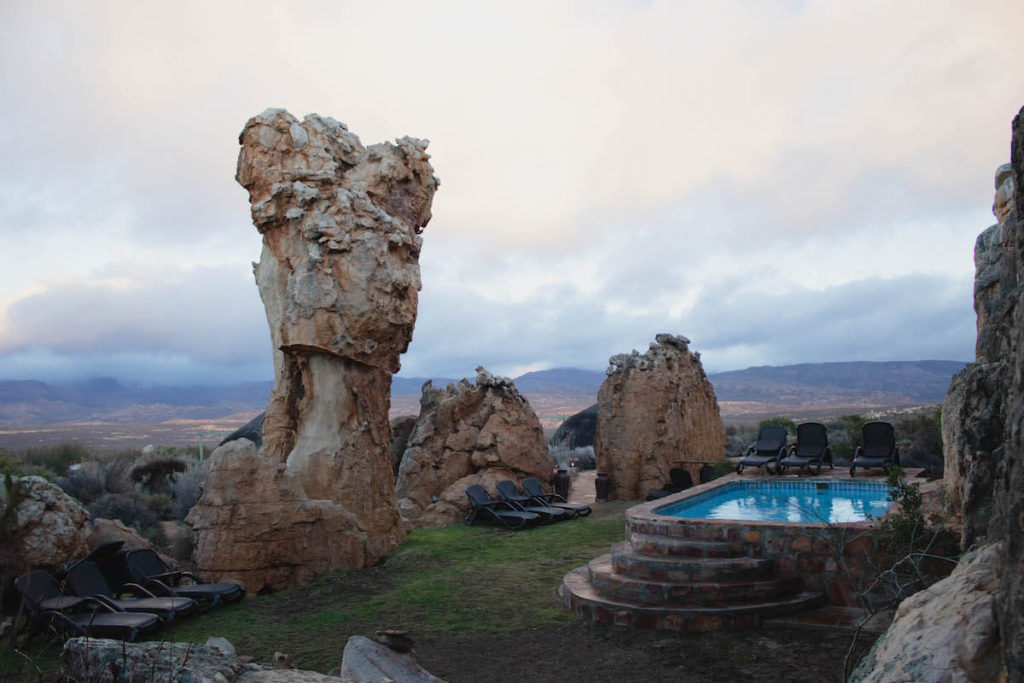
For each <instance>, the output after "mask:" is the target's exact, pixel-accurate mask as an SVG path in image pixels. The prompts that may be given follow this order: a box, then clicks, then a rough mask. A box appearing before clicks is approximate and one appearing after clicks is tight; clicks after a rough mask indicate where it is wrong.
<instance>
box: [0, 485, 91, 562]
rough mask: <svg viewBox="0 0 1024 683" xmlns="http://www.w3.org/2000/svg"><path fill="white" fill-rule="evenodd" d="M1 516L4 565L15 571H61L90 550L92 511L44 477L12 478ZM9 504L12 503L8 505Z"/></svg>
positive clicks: (0, 555)
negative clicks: (88, 530) (88, 525)
mask: <svg viewBox="0 0 1024 683" xmlns="http://www.w3.org/2000/svg"><path fill="white" fill-rule="evenodd" d="M12 483H13V486H12V488H11V491H10V493H9V494H5V495H4V496H3V498H4V500H3V501H2V502H3V505H2V506H0V510H2V511H3V512H4V515H3V516H2V517H0V523H2V524H3V529H0V536H2V539H3V542H2V543H0V565H2V566H4V567H6V568H8V569H10V570H11V572H12V573H14V574H19V573H22V572H25V571H28V570H30V569H46V570H48V571H61V570H63V568H64V565H66V564H67V563H69V562H71V561H72V560H75V559H77V558H79V557H82V556H83V555H85V554H86V553H87V552H89V546H88V545H87V544H86V542H85V538H86V526H87V523H88V522H89V513H88V512H86V510H85V508H83V507H82V506H81V505H79V503H78V501H77V500H75V499H74V498H72V497H71V496H69V495H67V494H66V493H64V492H63V491H62V490H61V489H60V487H59V486H57V485H56V484H51V483H50V482H48V481H46V480H45V479H43V478H42V477H21V478H15V479H13V480H12ZM8 506H11V507H10V508H8Z"/></svg>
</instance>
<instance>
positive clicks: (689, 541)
mask: <svg viewBox="0 0 1024 683" xmlns="http://www.w3.org/2000/svg"><path fill="white" fill-rule="evenodd" d="M629 544H630V545H631V546H632V547H633V550H634V551H635V552H637V553H640V554H644V555H680V556H683V557H742V556H744V555H748V554H750V548H749V547H748V546H747V545H746V544H744V543H741V542H739V541H701V540H698V539H693V538H673V537H670V536H656V535H650V534H633V535H632V536H631V537H630V539H629Z"/></svg>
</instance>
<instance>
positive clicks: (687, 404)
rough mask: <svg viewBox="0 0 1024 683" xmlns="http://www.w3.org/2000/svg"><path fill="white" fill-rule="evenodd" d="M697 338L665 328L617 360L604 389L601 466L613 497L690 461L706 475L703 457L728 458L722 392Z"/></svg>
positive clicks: (598, 445) (646, 488) (597, 447)
mask: <svg viewBox="0 0 1024 683" xmlns="http://www.w3.org/2000/svg"><path fill="white" fill-rule="evenodd" d="M688 344H689V340H688V339H687V338H686V337H676V336H673V335H670V334H659V335H657V336H656V337H655V342H654V343H652V344H651V346H650V350H649V351H648V352H647V353H645V354H643V355H640V354H639V353H637V352H636V351H633V353H632V354H620V355H617V356H612V357H611V358H610V359H609V363H610V364H611V367H609V368H608V371H607V373H608V378H607V379H605V381H604V384H602V385H601V389H600V391H599V392H598V394H597V409H598V418H597V436H596V439H595V442H594V451H595V452H596V454H597V468H598V470H601V471H602V472H607V473H608V474H609V475H610V477H611V493H610V497H611V498H613V499H619V500H633V499H637V498H643V497H644V496H646V495H647V494H648V493H650V492H651V491H655V490H657V489H660V488H661V487H662V486H663V485H664V484H665V483H666V482H668V480H669V477H668V471H669V469H671V468H672V467H676V466H677V463H682V464H683V466H684V467H686V469H687V470H688V471H689V472H690V476H691V477H692V478H693V480H694V481H699V470H700V466H701V464H702V463H711V462H715V461H717V460H721V459H722V458H724V457H725V427H724V426H723V425H722V418H721V416H720V415H719V412H718V401H717V400H716V399H715V392H714V389H713V388H712V386H711V383H710V382H708V379H707V376H706V375H705V374H704V368H703V367H702V366H701V364H700V356H699V355H698V354H696V353H691V352H690V351H689V348H688V346H687V345H688Z"/></svg>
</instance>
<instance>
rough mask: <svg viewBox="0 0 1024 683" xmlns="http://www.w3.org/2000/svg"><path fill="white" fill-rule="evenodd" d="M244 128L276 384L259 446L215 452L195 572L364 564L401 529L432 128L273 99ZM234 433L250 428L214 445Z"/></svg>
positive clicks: (240, 175) (243, 171) (300, 573)
mask: <svg viewBox="0 0 1024 683" xmlns="http://www.w3.org/2000/svg"><path fill="white" fill-rule="evenodd" d="M240 142H241V145H242V149H241V152H240V153H239V157H238V171H237V175H236V178H237V180H238V182H239V183H240V184H241V185H242V186H243V187H245V189H246V190H248V191H249V202H250V205H251V210H252V218H253V222H254V224H255V225H256V228H257V230H259V232H260V233H261V234H262V235H263V252H262V255H261V257H260V262H259V263H258V264H256V265H255V275H256V283H257V285H258V287H259V290H260V296H261V298H262V299H263V304H264V307H265V308H266V312H267V321H268V323H269V325H270V335H271V340H272V345H273V348H274V389H273V391H272V393H271V397H270V405H269V406H268V408H267V414H266V417H265V419H264V421H263V429H262V446H261V447H260V451H259V457H258V458H254V457H253V456H252V455H250V454H247V453H243V452H240V451H238V450H232V451H229V452H226V453H224V454H221V457H219V458H216V459H214V460H213V461H212V463H211V473H210V482H209V484H208V485H207V489H206V494H205V495H204V496H203V498H202V499H200V501H199V503H198V504H197V506H196V507H195V508H194V509H193V513H192V514H191V517H190V519H192V521H193V524H194V525H195V527H196V531H197V533H198V539H197V549H196V558H195V559H196V563H197V565H198V567H199V569H200V571H203V572H206V573H210V574H212V575H214V576H217V577H226V576H228V575H233V576H236V577H238V578H242V577H243V576H244V577H246V578H245V581H246V582H247V588H248V589H250V590H260V588H264V587H266V588H281V587H284V586H285V585H288V584H290V583H293V582H297V581H303V580H306V579H308V578H310V577H311V576H312V575H315V574H316V573H319V572H321V571H327V570H330V569H337V568H352V567H360V566H363V565H365V564H366V563H369V562H373V561H375V560H377V559H378V558H380V557H381V556H382V555H384V554H385V553H387V552H389V551H390V550H392V549H393V548H394V547H395V546H396V545H397V544H398V543H400V542H401V540H402V539H403V538H404V537H405V534H406V527H405V525H404V523H403V521H402V519H401V517H400V516H399V514H398V506H397V504H396V500H395V493H394V485H395V476H394V471H393V469H392V466H391V459H390V452H389V447H390V435H389V430H388V409H389V407H390V391H391V374H392V373H394V372H395V371H397V370H398V368H399V355H400V354H401V353H402V352H404V351H405V349H406V348H407V347H408V345H409V341H410V339H411V336H412V329H413V323H414V322H415V320H416V306H417V300H418V290H419V289H420V273H419V263H418V259H419V253H420V248H421V246H422V238H421V237H420V232H422V230H423V228H424V227H425V226H426V224H427V222H428V221H429V220H430V204H431V201H432V198H433V194H434V190H435V189H436V188H437V184H438V181H437V179H436V178H435V177H434V176H433V169H432V168H431V166H430V163H429V161H428V159H429V157H428V155H427V154H426V142H425V141H422V140H417V139H413V138H402V139H399V140H396V141H395V143H394V144H391V143H382V144H377V145H371V146H369V147H364V146H363V145H362V143H361V142H360V141H359V138H358V137H356V136H355V135H354V134H353V133H351V132H349V131H348V129H347V128H346V127H345V126H344V124H341V123H338V122H337V121H335V120H333V119H331V118H326V117H321V116H317V115H315V114H312V115H309V116H307V117H306V118H305V119H304V120H303V121H301V122H300V121H298V120H297V119H296V118H295V117H293V116H292V115H291V114H289V113H288V112H286V111H284V110H282V109H268V110H266V111H264V112H263V113H261V114H259V115H258V116H255V117H253V118H252V119H250V120H249V121H248V123H246V125H245V129H244V130H243V131H242V134H241V136H240ZM232 443H244V441H242V440H239V441H235V442H229V443H227V444H225V445H224V446H223V447H222V448H227V447H229V446H230V445H231V444H232ZM218 450H219V449H218ZM233 477H241V478H243V479H244V480H245V482H246V483H247V485H248V486H249V487H250V488H247V489H246V490H242V489H241V488H240V486H239V484H238V482H237V481H234V480H233ZM219 487H227V488H228V490H230V491H232V492H233V493H234V494H236V495H234V496H228V495H225V494H224V492H223V491H218V488H219ZM244 529H248V530H247V531H245V530H244ZM303 539H305V540H303Z"/></svg>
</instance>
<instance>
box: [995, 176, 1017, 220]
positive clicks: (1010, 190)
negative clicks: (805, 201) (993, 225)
mask: <svg viewBox="0 0 1024 683" xmlns="http://www.w3.org/2000/svg"><path fill="white" fill-rule="evenodd" d="M1016 192H1017V183H1016V182H1015V181H1014V178H1013V164H1003V165H1002V166H1000V167H999V168H997V169H996V196H995V199H993V200H992V213H993V214H995V217H996V220H997V221H999V222H1000V223H1002V222H1003V221H1005V220H1006V218H1007V216H1009V215H1010V212H1011V211H1013V210H1014V208H1015V207H1016V206H1017V202H1016V201H1015V200H1014V195H1015V194H1016Z"/></svg>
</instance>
